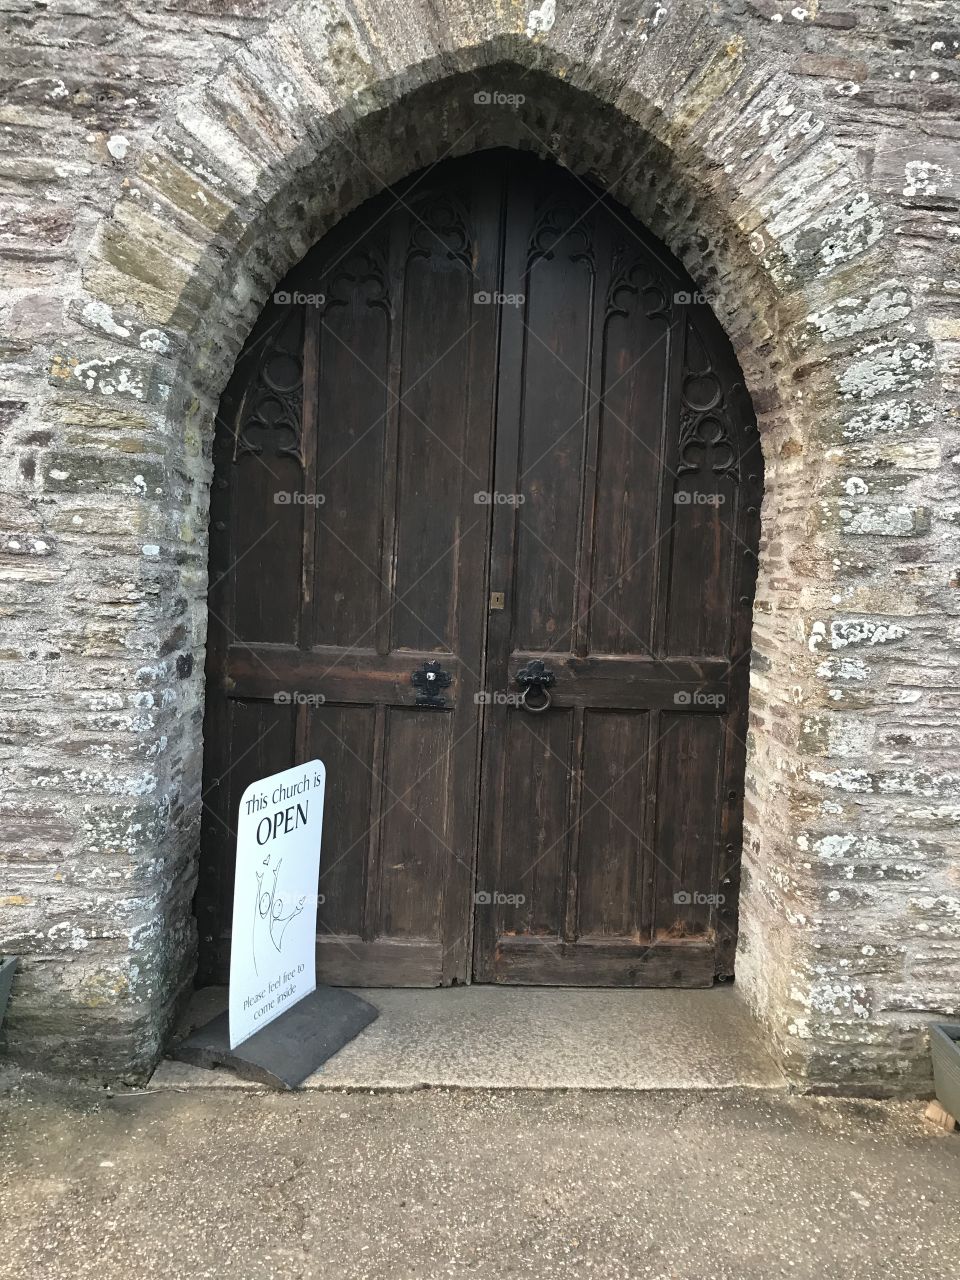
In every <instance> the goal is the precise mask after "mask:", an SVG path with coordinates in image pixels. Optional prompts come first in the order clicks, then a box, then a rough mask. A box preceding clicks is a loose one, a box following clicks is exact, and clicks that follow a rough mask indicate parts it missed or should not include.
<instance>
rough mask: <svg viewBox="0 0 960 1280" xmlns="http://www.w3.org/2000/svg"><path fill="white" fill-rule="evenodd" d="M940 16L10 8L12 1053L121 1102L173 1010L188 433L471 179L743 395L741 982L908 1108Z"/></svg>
mask: <svg viewBox="0 0 960 1280" xmlns="http://www.w3.org/2000/svg"><path fill="white" fill-rule="evenodd" d="M954 9H955V6H953V5H951V4H949V3H942V4H936V3H929V2H927V3H921V2H920V0H907V2H906V3H892V2H891V3H852V2H851V3H848V4H847V5H846V6H845V7H843V8H840V7H827V6H825V5H822V4H810V5H809V7H808V8H801V7H797V8H794V9H792V10H788V9H784V8H779V7H777V6H775V5H773V4H771V3H769V2H768V0H762V2H761V0H756V3H750V4H748V3H727V2H725V0H722V2H718V3H714V4H712V5H709V6H705V5H702V4H699V3H693V0H689V2H687V0H664V2H663V3H660V4H655V3H643V2H641V3H637V2H630V0H627V2H623V0H621V2H620V3H609V2H607V0H584V2H582V3H573V2H572V0H559V3H557V4H554V3H553V2H552V0H542V3H536V0H528V2H527V3H523V4H520V3H513V2H512V0H499V2H498V3H493V2H491V3H487V4H484V3H469V2H467V0H447V2H446V3H445V2H443V0H433V2H432V3H431V2H429V0H355V2H352V3H351V2H349V0H340V2H339V3H318V2H316V0H298V2H297V3H291V2H290V0H283V2H280V0H274V2H272V3H245V4H242V5H232V6H228V5H225V4H222V3H220V2H219V0H192V2H190V3H176V2H171V3H167V4H162V5H160V4H158V5H155V6H154V7H153V8H148V7H147V6H144V5H143V4H140V3H136V2H135V0H128V2H127V3H120V4H111V5H107V4H104V3H96V2H93V0H87V2H84V0H67V2H65V3H58V2H57V0H50V3H46V4H43V5H39V6H38V5H35V4H32V3H31V4H27V3H19V2H16V3H15V2H13V0H5V2H4V3H3V4H2V13H3V19H4V26H5V27H6V28H8V29H9V33H10V35H11V36H12V39H10V40H8V41H7V42H5V50H6V51H5V53H4V55H3V91H4V93H3V106H2V112H3V125H4V130H3V134H2V137H3V143H4V153H3V158H2V161H0V181H2V183H3V192H2V196H0V253H2V254H3V267H4V274H5V282H6V287H7V292H6V293H5V295H4V296H3V299H2V301H0V334H2V347H3V356H4V363H3V369H2V375H0V376H2V379H3V385H2V387H0V423H2V430H3V442H4V448H3V452H2V455H0V492H2V507H0V511H2V519H3V527H2V529H0V555H2V561H0V563H2V593H3V594H2V599H3V608H4V621H5V628H4V630H5V641H4V644H3V647H2V650H0V671H2V681H3V683H2V689H3V694H2V699H3V701H2V706H3V711H4V719H5V731H4V737H3V763H4V775H5V776H4V784H5V785H4V791H3V796H2V805H3V815H4V822H3V826H2V828H0V951H8V952H14V953H18V954H21V955H22V956H23V957H24V959H23V963H22V971H21V973H20V976H19V978H18V980H17V984H16V988H15V998H14V1001H13V1003H12V1007H11V1010H10V1014H9V1016H8V1022H7V1026H6V1028H5V1032H6V1049H7V1052H8V1053H10V1054H12V1055H13V1056H15V1057H17V1058H18V1059H20V1060H22V1061H25V1062H35V1063H41V1064H44V1065H47V1066H54V1067H58V1068H61V1069H70V1070H75V1071H80V1072H83V1073H87V1074H90V1073H95V1074H100V1075H103V1076H116V1075H120V1074H125V1075H127V1076H130V1077H134V1076H137V1075H139V1074H142V1073H143V1072H144V1071H145V1070H147V1069H148V1068H149V1066H150V1065H151V1063H152V1062H153V1061H154V1060H155V1058H156V1056H157V1054H158V1052H159V1049H160V1046H161V1044H162V1041H163V1037H164V1035H165V1034H166V1031H167V1028H168V1025H169V1021H170V1018H171V1016H172V1012H173V1010H174V1008H175V1006H176V1004H177V1001H178V999H179V998H180V997H181V995H182V992H183V990H184V989H185V987H186V986H187V984H189V982H190V979H191V976H192V972H193V963H194V955H195V928H194V925H193V921H192V917H191V912H190V901H191V897H192V892H193V885H194V880H195V860H196V846H197V834H198V828H199V816H200V805H201V798H200V762H201V753H202V743H201V737H200V725H201V710H202V702H203V689H202V670H203V643H204V636H205V625H206V622H205V574H206V523H207V499H208V488H209V477H210V466H209V451H210V444H211V438H212V421H213V416H214V414H215V411H216V405H217V400H218V397H219V394H220V391H221V390H222V387H223V385H224V383H225V381H226V378H227V377H228V375H229V372H230V369H231V367H232V364H233V361H234V359H235V357H236V354H237V352H238V351H239V348H240V346H241V345H242V342H243V340H244V338H245V336H246V334H247V333H248V332H249V330H250V328H251V326H252V324H253V321H254V319H255V317H256V315H257V313H258V310H259V308H260V306H261V305H262V303H263V300H264V299H265V297H266V295H267V293H268V292H269V290H270V288H271V287H272V285H273V284H274V282H275V281H276V280H277V279H278V278H279V277H280V276H281V275H282V274H283V273H284V272H285V271H286V270H287V268H288V267H289V266H290V265H292V264H293V263H294V262H296V261H297V260H298V259H299V257H300V256H302V254H303V253H304V251H305V250H306V249H307V248H308V247H309V245H310V244H311V243H313V241H314V240H316V239H317V238H318V236H319V235H320V234H322V233H323V231H324V230H326V229H327V228H328V227H329V226H331V225H332V224H333V223H334V222H335V221H336V219H337V218H338V217H339V216H340V215H342V214H343V213H344V212H346V211H347V210H349V209H350V208H353V207H355V206H356V205H357V204H358V203H359V202H360V201H362V200H363V199H364V198H365V197H366V196H367V195H369V194H372V193H373V192H374V191H376V190H378V189H379V188H380V187H381V186H382V185H383V184H384V183H386V182H390V181H393V180H394V179H396V178H398V177H400V176H402V175H403V174H405V173H408V172H410V171H411V170H413V169H416V168H419V167H420V166H422V165H424V164H426V163H429V162H431V161H433V160H435V159H439V158H441V157H442V156H443V155H444V154H448V153H449V154H454V153H462V152H467V151H471V150H475V149H478V148H481V147H485V146H491V145H498V144H504V143H506V144H509V145H516V146H524V147H529V148H531V149H532V150H535V151H537V152H539V153H540V154H544V155H547V156H553V158H555V159H558V160H560V161H562V162H563V163H566V164H568V165H569V166H570V167H571V168H573V169H574V170H576V171H577V172H581V173H584V174H589V175H590V176H592V177H594V178H596V179H598V180H600V181H601V182H603V183H604V184H605V185H607V186H609V187H610V188H611V190H612V191H613V192H614V194H615V195H616V196H617V197H618V198H619V199H620V200H621V201H622V202H623V203H624V204H626V205H627V206H628V207H629V208H631V209H632V210H633V212H634V213H635V214H636V215H637V216H638V217H639V218H641V220H643V221H644V222H645V223H646V224H647V225H648V226H649V227H650V228H651V229H652V230H653V231H654V233H655V234H657V235H658V236H660V237H661V238H662V239H663V240H664V241H665V242H666V243H667V244H668V245H669V246H670V247H671V248H672V249H673V250H674V252H675V253H677V254H678V256H679V257H681V258H682V259H683V261H684V262H685V264H686V265H687V267H688V269H689V270H690V271H691V273H692V275H693V276H694V278H695V279H697V280H698V282H699V283H701V285H702V287H703V288H704V290H705V291H707V292H708V293H709V294H710V296H711V297H712V298H713V299H714V300H715V302H714V305H715V309H716V310H717V312H718V314H719V315H720V317H721V319H722V321H723V322H724V324H725V325H726V327H727V330H728V332H729V333H730V335H731V338H732V339H733V341H734V343H735V345H736V347H737V351H738V355H739V358H740V360H741V364H742V366H743V368H744V372H745V374H746V376H747V379H748V382H749V384H750V387H751V390H752V394H753V397H754V403H755V407H756V409H757V414H758V423H759V426H760V429H761V432H762V434H763V439H764V449H765V457H766V468H767V491H766V497H765V501H764V509H763V527H764V540H763V547H762V552H761V564H760V581H759V591H758V597H757V605H756V614H755V639H754V644H755V653H754V659H753V666H752V693H751V734H750V741H749V744H748V745H749V754H748V797H747V833H746V844H745V858H744V868H743V881H744V883H743V895H742V902H741V945H740V952H739V955H738V970H737V972H738V982H739V984H740V985H741V987H742V988H743V990H744V991H745V992H746V993H747V995H748V997H749V998H750V1000H751V1003H752V1004H753V1006H754V1007H755V1008H756V1010H757V1013H758V1016H760V1017H761V1018H762V1019H763V1020H764V1022H765V1023H766V1025H767V1027H768V1029H769V1035H770V1043H771V1046H772V1048H773V1049H774V1051H775V1053H776V1054H777V1056H778V1057H779V1058H780V1060H781V1061H782V1062H783V1064H784V1066H785V1067H786V1069H787V1070H788V1071H789V1073H790V1074H791V1076H792V1077H793V1078H794V1079H796V1080H797V1081H798V1082H800V1083H805V1084H808V1085H811V1086H815V1087H821V1088H830V1087H839V1088H845V1089H854V1088H859V1089H864V1090H868V1091H873V1092H884V1091H891V1092H892V1091H897V1090H909V1089H917V1088H919V1089H923V1088H926V1087H928V1075H929V1068H928V1065H927V1056H926V1048H925V1037H924V1031H923V1028H924V1024H925V1022H926V1021H928V1020H929V1019H930V1017H931V1016H936V1015H946V1016H950V1015H955V1014H957V1013H958V1011H960V870H958V861H957V856H956V853H957V836H956V823H957V818H958V794H957V749H956V745H955V744H956V742H957V741H958V738H960V734H958V719H960V714H958V713H960V687H958V679H957V659H956V617H957V604H958V598H960V597H958V590H957V589H958V587H960V545H958V544H960V532H958V525H960V485H958V478H960V473H958V466H960V438H958V434H960V433H958V429H957V418H956V405H957V398H956V392H957V380H958V350H960V347H958V338H960V320H958V312H957V297H958V294H960V220H958V216H957V208H958V197H960V148H958V146H957V142H956V135H957V132H958V128H960V126H958V125H957V123H956V116H957V102H958V98H960V94H958V92H957V71H958V65H960V64H958V57H960V20H957V19H956V15H955V13H954V12H953V10H954ZM951 18H954V23H953V27H951V25H950V19H951ZM493 87H502V88H503V90H504V92H506V93H512V94H513V95H517V94H520V95H522V96H523V98H524V102H523V103H522V104H520V105H518V106H510V107H492V106H485V105H483V104H482V103H481V104H478V103H477V102H476V101H475V95H476V93H477V91H478V90H480V89H485V88H486V89H489V88H493Z"/></svg>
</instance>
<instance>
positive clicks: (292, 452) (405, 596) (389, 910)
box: [201, 161, 500, 985]
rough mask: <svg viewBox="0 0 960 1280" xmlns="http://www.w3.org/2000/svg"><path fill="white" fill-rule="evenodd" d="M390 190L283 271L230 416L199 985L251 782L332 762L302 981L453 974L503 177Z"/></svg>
mask: <svg viewBox="0 0 960 1280" xmlns="http://www.w3.org/2000/svg"><path fill="white" fill-rule="evenodd" d="M489 168H490V162H489V161H487V162H484V161H479V162H477V163H475V164H472V165H469V166H465V165H460V166H457V167H454V168H451V169H449V170H446V171H443V172H441V173H440V174H438V176H437V180H436V181H434V180H426V181H417V180H414V181H413V182H411V183H408V184H407V188H406V190H404V189H401V190H400V191H398V192H391V193H385V194H384V196H383V197H382V198H381V199H379V200H377V201H374V202H373V203H372V204H370V205H367V206H364V208H363V210H362V211H361V212H360V213H359V214H357V215H355V216H354V217H353V218H349V219H347V220H346V221H345V222H344V223H343V224H342V225H341V226H340V227H339V229H338V230H337V231H336V232H335V233H334V234H332V235H331V236H329V237H327V238H325V239H324V240H323V241H322V242H321V243H320V244H319V245H318V246H317V247H316V248H315V249H314V250H313V251H312V252H311V253H310V254H309V255H308V256H307V258H306V259H305V260H304V261H303V262H302V263H301V264H300V265H299V266H298V267H297V268H296V269H295V270H294V271H293V272H292V273H291V275H290V276H289V277H288V279H287V280H285V281H284V282H283V283H281V285H279V286H278V289H277V291H276V293H275V294H274V295H273V299H272V300H271V302H270V303H269V304H268V306H267V308H266V310H265V312H264V314H263V316H262V317H261V319H260V322H259V323H258V325H257V327H256V329H255V330H254V332H253V334H252V335H251V338H250V341H249V342H248V343H247V347H246V349H245V353H244V356H243V357H242V358H241V360H240V363H239V365H238V368H237V371H236V373H235V375H234V378H233V381H232V383H231V386H230V388H229V390H228V392H227V395H226V397H225V399H224V402H223V405H222V407H221V431H220V432H219V433H218V438H217V452H216V459H215V461H216V479H215V487H214V511H213V531H212V538H211V582H212V586H211V592H210V644H209V661H208V681H209V692H208V715H207V725H206V737H207V775H208V776H207V781H206V783H205V805H206V831H205V842H206V857H205V858H204V865H205V868H206V879H205V883H204V885H203V886H202V893H201V906H202V909H203V911H204V913H205V914H203V915H201V927H203V926H204V925H205V924H206V925H207V932H206V940H207V946H206V948H205V951H206V955H207V957H208V967H207V973H206V976H208V977H210V978H216V979H218V980H223V978H224V977H225V975H226V972H227V968H228V957H229V922H230V901H231V895H232V862H233V854H232V850H233V848H234V845H233V843H232V842H233V839H234V834H233V824H234V815H235V813H236V809H237V803H238V800H239V797H240V796H241V794H242V792H243V790H244V788H245V786H246V785H247V784H248V783H249V782H250V781H252V780H253V779H255V778H257V777H260V776H263V775H264V774H266V773H270V772H273V771H274V770H279V769H282V768H285V767H287V766H289V765H290V764H292V763H294V762H295V761H296V760H300V759H310V758H312V757H319V758H320V759H321V760H323V762H324V763H325V765H326V769H327V779H328V784H327V794H326V812H325V818H324V834H323V847H322V852H321V868H322V870H321V881H320V886H319V892H320V895H321V902H320V907H319V915H318V920H319V924H318V933H319V936H318V939H317V945H318V975H319V979H320V980H321V981H326V982H329V983H350V984H374V985H407V984H413V985H433V984H438V983H449V982H453V981H461V982H462V981H464V980H466V978H467V976H468V959H469V943H470V910H471V904H472V884H473V876H474V869H475V868H474V856H475V847H476V820H477V805H476V796H477V786H478V781H477V762H478V752H479V722H478V717H477V704H476V701H475V694H476V692H477V690H478V682H479V673H480V667H481V661H482V654H483V639H484V613H485V611H484V597H483V591H482V581H483V577H484V573H485V562H486V554H487V545H488V541H489V508H488V507H486V506H484V505H482V504H478V503H476V502H475V500H474V497H475V494H476V493H477V492H478V491H482V490H484V489H487V488H489V469H490V453H491V442H492V437H493V389H494V386H495V382H496V377H495V374H496V359H495V356H496V339H497V324H496V320H497V317H496V314H495V311H494V309H493V308H492V307H486V308H483V307H478V306H476V305H475V303H474V296H475V294H476V293H477V292H479V291H480V290H483V289H487V290H489V291H492V290H493V289H495V287H496V280H497V272H498V270H499V263H498V255H499V216H500V190H499V185H498V182H499V168H498V167H497V173H496V175H495V180H494V181H491V180H490V177H489V173H488V170H489Z"/></svg>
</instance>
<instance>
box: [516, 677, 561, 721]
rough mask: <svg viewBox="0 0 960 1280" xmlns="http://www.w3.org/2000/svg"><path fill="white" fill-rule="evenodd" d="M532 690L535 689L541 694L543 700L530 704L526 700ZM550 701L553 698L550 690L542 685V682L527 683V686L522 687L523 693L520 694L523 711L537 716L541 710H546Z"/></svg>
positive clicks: (551, 701)
mask: <svg viewBox="0 0 960 1280" xmlns="http://www.w3.org/2000/svg"><path fill="white" fill-rule="evenodd" d="M533 690H536V691H537V692H538V693H542V694H543V701H542V702H539V703H537V704H536V706H534V705H532V704H531V703H529V702H528V701H527V699H528V698H529V696H530V693H531V692H532V691H533ZM552 703H553V698H552V697H551V694H550V690H549V689H548V688H546V686H545V685H542V684H528V685H527V687H526V688H525V689H524V691H523V693H521V695H520V705H521V707H523V709H524V711H526V712H528V713H529V714H530V715H532V716H538V715H539V714H540V712H541V711H546V710H547V709H548V708H549V707H550V706H551V705H552Z"/></svg>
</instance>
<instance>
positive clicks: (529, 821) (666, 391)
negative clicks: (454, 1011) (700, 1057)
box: [475, 164, 762, 985]
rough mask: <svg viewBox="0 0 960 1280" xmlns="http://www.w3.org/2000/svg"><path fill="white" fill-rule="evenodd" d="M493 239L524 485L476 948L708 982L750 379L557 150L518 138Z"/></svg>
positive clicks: (741, 565) (482, 955)
mask: <svg viewBox="0 0 960 1280" xmlns="http://www.w3.org/2000/svg"><path fill="white" fill-rule="evenodd" d="M504 262H505V278H506V280H507V282H508V283H507V285H505V288H507V289H508V290H509V289H510V286H511V284H512V283H513V282H516V284H515V289H516V292H517V293H519V294H521V295H522V296H523V297H524V298H525V303H524V305H523V306H522V307H520V308H518V309H517V310H516V312H515V313H512V314H510V315H507V316H505V317H504V321H503V334H504V337H503V339H502V343H501V351H502V352H507V353H508V356H507V357H506V358H503V357H502V364H501V370H500V387H499V399H498V415H497V445H496V461H495V486H496V488H497V490H499V491H501V492H503V493H507V494H512V495H515V497H514V500H513V502H512V503H509V504H504V505H503V506H500V507H497V508H495V509H494V513H493V519H494V524H493V531H492V551H491V585H492V586H494V587H495V588H497V589H499V590H502V592H503V594H504V599H505V602H506V609H505V612H504V615H503V616H502V617H501V616H497V615H491V621H490V625H489V629H488V648H487V663H486V683H487V687H488V689H490V690H491V691H492V695H493V696H492V698H491V705H490V706H488V708H487V714H486V721H485V727H484V764H483V780H482V786H483V796H482V801H481V814H482V817H481V842H480V851H479V866H480V874H481V884H482V885H486V884H487V883H489V885H490V886H491V888H492V889H497V890H499V893H500V900H499V901H498V900H497V899H496V898H494V899H493V900H492V901H491V903H490V904H489V905H488V906H486V907H484V908H478V917H477V928H476V932H475V965H476V973H477V976H478V977H479V978H480V979H481V980H492V981H497V982H532V981H542V982H572V983H583V984H587V985H589V984H591V983H598V984H604V983H608V982H609V983H636V984H638V985H644V984H652V985H656V984H658V983H670V984H674V983H675V984H678V985H683V984H684V983H689V984H691V985H704V984H708V983H709V982H711V981H712V980H713V977H714V975H715V973H718V972H723V973H726V972H728V971H729V960H730V954H731V942H730V939H731V934H732V928H731V926H733V928H735V906H734V907H733V909H732V911H731V906H730V902H729V901H728V899H732V898H735V887H734V877H732V876H730V875H729V874H728V872H729V869H730V864H731V863H732V862H735V861H736V857H737V853H738V851H739V840H740V825H739V824H740V818H741V808H740V795H741V790H742V770H743V755H744V746H743V736H744V732H745V718H744V711H745V703H746V683H745V682H746V674H747V673H746V661H745V660H746V657H747V655H748V653H749V604H750V601H751V599H752V594H753V581H754V574H755V550H756V538H757V532H758V527H757V523H756V516H757V509H756V505H755V504H756V502H757V497H758V493H757V490H758V486H759V484H760V481H761V476H762V473H761V472H760V469H759V461H758V459H759V452H758V450H757V448H756V441H755V439H754V438H753V437H752V436H751V435H750V427H751V426H752V421H751V419H750V416H749V413H750V410H749V400H748V398H747V397H745V396H744V395H743V394H741V393H742V384H741V383H740V382H739V381H738V377H739V371H738V370H737V369H736V362H735V360H733V357H732V354H731V353H730V351H729V344H728V343H727V342H726V339H725V338H724V337H723V334H722V333H721V332H720V331H719V326H717V325H716V322H715V321H714V320H713V318H712V316H710V315H709V313H708V312H707V309H706V308H705V307H703V306H702V305H700V304H699V303H697V302H695V301H693V299H695V298H696V296H697V294H696V290H695V289H694V288H693V287H692V285H691V284H690V282H689V279H688V277H687V276H686V274H685V272H684V271H683V270H682V268H681V267H680V266H679V264H677V263H676V262H675V261H673V260H672V259H671V258H670V257H669V255H668V254H666V253H665V251H663V250H662V246H660V247H658V246H656V245H655V244H653V243H651V241H650V240H649V238H648V237H647V236H646V234H645V233H644V232H643V231H642V230H641V229H640V228H637V227H636V226H635V224H632V222H631V220H630V219H629V216H628V215H626V214H625V212H624V211H622V210H618V209H616V207H614V206H613V205H612V204H611V202H609V201H608V200H607V199H605V198H604V197H602V196H601V195H600V194H599V193H595V194H593V195H591V193H589V192H587V191H586V190H585V189H584V184H583V183H582V182H580V181H579V180H578V179H577V178H575V177H573V176H572V175H564V176H562V177H560V176H558V175H556V174H553V173H550V172H549V171H548V170H547V169H545V168H542V167H541V168H538V167H537V166H530V165H520V164H518V166H517V171H516V174H515V176H514V178H513V180H512V181H511V183H510V185H509V186H508V193H507V218H506V237H505V247H504ZM698 308H699V310H698ZM700 312H702V313H703V314H702V315H701V314H700ZM540 664H542V666H541V665H540ZM538 669H539V670H540V671H541V674H542V676H543V678H544V679H545V680H546V682H547V683H546V684H545V685H543V686H534V688H535V689H539V692H538V693H537V694H536V696H535V697H534V698H531V699H529V701H528V702H527V703H522V704H520V706H517V705H516V699H517V697H518V694H519V693H520V690H521V688H522V687H523V685H524V682H525V681H526V682H529V681H530V679H531V678H532V676H531V673H532V672H535V671H536V670H538ZM497 693H499V695H500V696H499V700H498V699H497V697H496V696H495V695H496V694H497ZM526 707H529V708H530V709H531V710H536V712H537V713H536V714H535V715H531V714H528V713H527V710H525V708H526ZM731 795H732V796H733V797H734V800H733V801H731V799H730V797H731ZM721 880H723V881H724V882H725V885H724V892H723V893H721V891H720V881H721ZM517 894H519V895H520V896H521V899H522V900H521V901H513V900H511V896H512V897H513V898H516V896H517ZM481 911H482V912H483V914H481Z"/></svg>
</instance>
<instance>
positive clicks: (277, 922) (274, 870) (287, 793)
mask: <svg viewBox="0 0 960 1280" xmlns="http://www.w3.org/2000/svg"><path fill="white" fill-rule="evenodd" d="M325 783H326V770H325V769H324V767H323V765H322V764H321V763H320V761H319V760H310V761H308V762H307V763H306V764H298V765H296V766H295V767H294V768H293V769H284V771H283V772H282V773H275V774H274V775H273V776H272V777H271V778H261V780H260V781H259V782H254V783H251V785H250V786H249V787H247V789H246V791H244V793H243V797H242V798H241V800H240V813H239V816H238V820H237V877H236V883H235V886H234V890H233V938H232V942H231V947H230V1048H231V1049H235V1048H236V1047H237V1045H238V1044H242V1043H243V1042H244V1040H247V1039H249V1038H250V1036H252V1035H253V1033H254V1032H255V1031H260V1030H261V1029H262V1028H263V1027H265V1026H267V1024H268V1023H270V1022H272V1021H273V1020H274V1018H279V1016H280V1014H281V1013H285V1012H286V1011H287V1009H289V1008H291V1006H292V1005H295V1004H296V1003H297V1001H298V1000H302V999H303V997H304V996H308V995H309V994H310V992H311V991H313V990H315V989H316V985H317V884H318V881H319V879H320V836H321V832H322V830H323V792H324V785H325Z"/></svg>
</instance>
